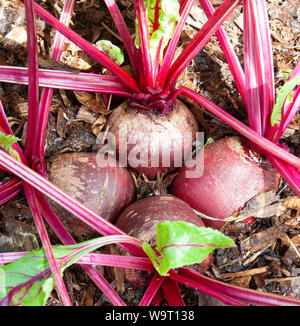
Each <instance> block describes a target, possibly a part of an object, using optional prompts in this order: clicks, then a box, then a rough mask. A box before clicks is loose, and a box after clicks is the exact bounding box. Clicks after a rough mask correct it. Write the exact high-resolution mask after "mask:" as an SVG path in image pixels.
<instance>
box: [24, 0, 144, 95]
mask: <svg viewBox="0 0 300 326" xmlns="http://www.w3.org/2000/svg"><path fill="white" fill-rule="evenodd" d="M22 1H23V0H22ZM34 8H35V10H36V13H37V15H39V16H40V17H41V18H42V19H44V20H45V21H46V22H47V23H48V24H49V25H50V26H52V27H53V28H54V29H56V30H57V31H58V32H60V33H61V34H63V35H64V36H65V37H66V38H68V39H69V40H70V41H71V42H73V43H74V44H76V45H77V46H78V47H80V48H81V49H82V50H83V51H84V52H86V53H87V54H88V55H89V56H90V57H92V58H93V59H94V60H96V61H97V62H98V63H99V64H101V65H102V66H104V67H105V68H106V69H108V70H109V71H110V72H111V73H112V74H114V75H115V76H116V77H117V78H118V79H119V81H120V82H121V83H122V84H123V85H125V86H126V87H128V88H129V89H130V90H131V91H133V92H134V93H140V90H139V88H138V86H137V84H136V81H135V80H134V79H133V78H132V77H131V76H130V75H129V74H128V73H127V72H125V70H123V69H122V68H121V67H119V66H118V65H117V64H116V63H115V62H114V61H113V60H111V59H110V58H109V57H108V56H107V55H105V54H104V53H102V52H101V51H100V50H98V49H97V48H96V47H95V46H94V45H92V44H91V43H89V42H88V41H87V40H85V39H84V38H82V37H81V36H80V35H78V34H77V33H75V32H74V31H73V30H72V29H70V28H68V27H66V26H65V25H64V24H63V23H61V22H60V21H59V20H58V19H56V18H55V17H54V16H52V15H51V14H50V13H49V12H47V11H46V10H45V9H43V8H42V7H41V6H39V5H38V4H37V3H34Z"/></svg>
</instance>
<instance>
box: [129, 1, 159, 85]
mask: <svg viewBox="0 0 300 326" xmlns="http://www.w3.org/2000/svg"><path fill="white" fill-rule="evenodd" d="M134 6H135V12H136V18H137V20H138V28H139V38H140V47H139V52H140V53H141V59H142V65H143V66H142V69H143V71H141V72H140V73H142V76H143V78H142V79H141V83H142V85H140V87H141V88H142V89H143V90H144V91H147V89H148V87H150V88H151V89H153V87H154V81H153V73H152V71H153V67H152V58H151V53H150V40H149V30H148V20H147V15H146V10H145V6H144V0H134Z"/></svg>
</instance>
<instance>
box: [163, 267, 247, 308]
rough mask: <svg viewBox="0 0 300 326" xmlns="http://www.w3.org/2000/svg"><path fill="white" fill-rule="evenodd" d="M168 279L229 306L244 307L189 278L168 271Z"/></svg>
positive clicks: (238, 302) (240, 303) (242, 304)
mask: <svg viewBox="0 0 300 326" xmlns="http://www.w3.org/2000/svg"><path fill="white" fill-rule="evenodd" d="M169 277H170V278H171V279H172V280H174V281H177V282H179V283H182V284H184V285H185V286H188V287H191V288H194V289H196V290H198V291H200V292H203V293H205V294H207V295H210V296H212V297H214V298H216V299H218V300H220V301H222V302H224V303H225V304H228V305H230V306H245V304H244V303H242V302H240V301H238V300H235V299H233V298H231V297H230V296H227V295H226V294H223V293H222V292H218V291H217V290H215V289H213V288H211V287H210V286H209V285H207V284H203V283H200V282H197V281H194V280H193V279H191V278H187V277H185V276H182V275H178V274H176V273H174V272H173V271H170V275H169Z"/></svg>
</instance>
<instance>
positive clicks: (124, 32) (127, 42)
mask: <svg viewBox="0 0 300 326" xmlns="http://www.w3.org/2000/svg"><path fill="white" fill-rule="evenodd" d="M104 1H105V3H106V6H107V8H108V10H109V12H110V14H111V16H112V18H113V21H114V23H115V25H116V27H117V29H118V32H119V35H120V37H121V39H122V41H123V43H124V46H125V49H126V51H127V54H128V56H129V60H130V62H131V66H132V69H133V72H134V74H135V76H136V77H138V65H137V62H138V53H137V49H136V47H135V45H134V42H133V40H132V38H131V35H130V33H129V31H128V28H127V26H126V24H125V21H124V18H123V16H122V14H121V12H120V10H119V8H118V6H117V4H116V1H115V0H104Z"/></svg>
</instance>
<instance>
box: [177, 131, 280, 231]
mask: <svg viewBox="0 0 300 326" xmlns="http://www.w3.org/2000/svg"><path fill="white" fill-rule="evenodd" d="M200 158H201V156H196V159H200ZM186 171H187V168H186V167H182V168H181V169H179V170H178V176H177V177H176V178H175V180H174V182H173V184H172V194H174V195H175V196H177V197H179V198H181V199H182V200H184V201H185V202H186V203H188V204H189V205H190V206H191V207H192V208H194V209H195V210H197V211H199V212H201V213H203V214H206V215H208V216H211V217H215V218H219V219H224V218H226V217H228V216H230V215H232V214H233V213H234V211H235V210H238V209H240V208H241V207H243V206H244V205H245V203H246V202H247V201H249V200H250V199H251V198H253V197H254V196H256V195H257V194H259V193H261V192H265V191H269V190H272V189H276V187H277V184H278V181H279V175H278V173H276V171H275V170H274V169H273V168H272V167H271V165H270V164H268V163H262V162H261V160H260V159H259V158H258V156H257V155H255V154H254V153H253V152H252V151H251V150H250V149H249V142H248V141H247V140H245V139H242V138H240V137H228V138H224V139H221V140H218V141H215V142H213V143H211V144H209V145H207V146H206V147H205V148H204V172H203V175H202V176H201V177H199V178H187V177H186ZM204 223H205V225H206V226H210V227H213V228H216V229H219V228H220V227H221V226H222V225H223V224H224V222H222V221H212V220H209V219H207V220H205V221H204Z"/></svg>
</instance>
